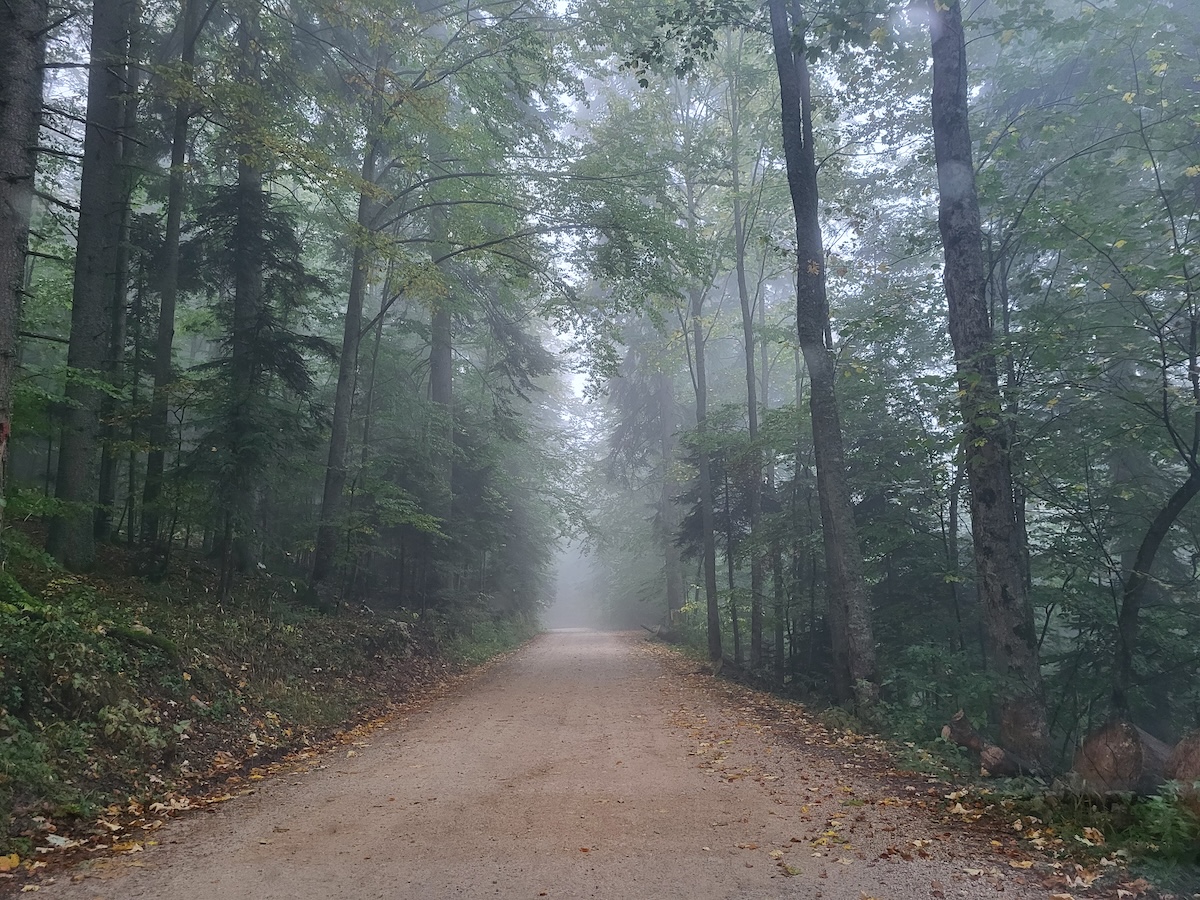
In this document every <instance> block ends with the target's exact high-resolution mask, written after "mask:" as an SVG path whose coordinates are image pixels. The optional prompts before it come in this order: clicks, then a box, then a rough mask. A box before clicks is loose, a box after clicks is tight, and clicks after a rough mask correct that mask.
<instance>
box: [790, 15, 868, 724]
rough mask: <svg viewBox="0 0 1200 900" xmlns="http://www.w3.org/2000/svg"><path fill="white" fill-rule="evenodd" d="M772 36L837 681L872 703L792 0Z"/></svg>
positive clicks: (804, 65) (840, 694) (808, 115)
mask: <svg viewBox="0 0 1200 900" xmlns="http://www.w3.org/2000/svg"><path fill="white" fill-rule="evenodd" d="M769 6H770V14H771V37H772V42H773V45H774V49H775V63H776V69H777V71H778V74H779V86H780V92H781V97H782V123H783V150H784V157H785V161H786V164H787V172H788V187H789V189H790V192H791V197H792V207H793V210H794V212H795V216H796V251H797V257H798V258H797V263H798V265H797V278H796V287H797V290H796V329H797V333H798V335H799V339H800V351H801V353H803V355H804V363H805V365H806V366H807V368H808V377H809V408H810V410H811V414H812V430H813V451H814V455H815V459H816V468H817V493H818V495H819V500H820V505H821V532H822V537H823V539H824V546H825V564H826V567H827V569H828V590H829V610H830V613H831V625H832V627H833V648H834V673H833V687H834V693H835V696H836V697H837V698H838V699H839V700H843V701H844V700H849V699H851V698H853V699H854V700H855V701H857V702H858V703H859V704H860V705H871V704H873V703H874V702H875V700H876V699H877V696H878V685H879V674H878V671H877V669H876V662H875V638H874V633H873V630H872V625H871V608H870V601H869V598H868V596H867V588H866V580H865V578H864V575H863V559H862V548H861V545H860V543H859V538H858V529H857V527H856V526H855V524H854V508H853V506H852V505H851V502H850V488H849V485H848V484H847V480H846V461H845V450H844V448H843V444H842V424H841V416H840V413H839V410H838V401H837V392H836V389H835V385H836V376H837V372H836V367H835V365H834V357H833V349H832V347H831V346H830V344H831V340H830V334H829V306H828V301H827V299H826V294H825V253H824V249H823V246H822V239H821V222H820V215H819V210H818V192H817V164H816V155H815V148H814V145H813V128H812V94H811V85H810V81H809V70H808V62H807V59H806V57H805V50H806V47H805V43H804V27H805V26H804V23H803V22H800V21H789V18H788V12H787V8H786V5H785V0H770V3H769Z"/></svg>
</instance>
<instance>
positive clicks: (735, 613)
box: [721, 462, 742, 668]
mask: <svg viewBox="0 0 1200 900" xmlns="http://www.w3.org/2000/svg"><path fill="white" fill-rule="evenodd" d="M721 468H722V475H723V476H724V478H723V480H724V482H725V483H724V485H723V490H722V492H721V494H722V499H723V500H724V504H725V580H726V584H727V585H728V587H729V630H730V632H731V633H732V635H733V664H734V665H735V666H737V667H738V668H741V665H742V622H741V613H740V611H739V610H738V602H737V577H736V576H737V567H736V566H735V565H734V559H735V558H736V556H737V538H736V537H735V536H734V533H733V510H731V509H730V508H729V506H730V503H729V501H730V494H732V493H733V485H732V484H731V483H730V478H729V465H728V462H727V463H726V465H724V466H722V467H721Z"/></svg>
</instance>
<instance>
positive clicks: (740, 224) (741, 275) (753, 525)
mask: <svg viewBox="0 0 1200 900" xmlns="http://www.w3.org/2000/svg"><path fill="white" fill-rule="evenodd" d="M729 107H730V109H729V152H730V167H729V171H730V179H731V181H730V184H731V187H732V188H733V252H734V269H735V273H736V277H737V289H738V302H739V305H740V306H741V311H742V353H743V356H744V358H745V363H746V418H747V426H748V429H749V437H750V466H749V471H748V473H747V478H748V480H749V484H748V485H747V487H748V493H749V498H748V499H749V517H750V543H751V551H750V668H751V669H752V670H754V671H756V672H757V671H758V670H759V669H761V668H762V662H763V652H762V637H763V562H764V558H763V554H762V552H761V551H760V550H759V549H758V548H757V543H756V540H757V538H758V536H759V527H760V522H761V520H762V451H761V450H760V449H759V446H758V390H757V384H756V383H755V382H756V375H755V371H754V308H753V301H752V299H751V297H750V284H749V280H748V279H747V277H746V230H747V229H746V212H745V209H744V206H743V203H742V195H741V193H742V173H741V146H740V139H741V107H740V105H739V102H738V91H737V86H736V84H734V85H731V87H730V90H729Z"/></svg>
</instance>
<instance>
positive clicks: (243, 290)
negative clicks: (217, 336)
mask: <svg viewBox="0 0 1200 900" xmlns="http://www.w3.org/2000/svg"><path fill="white" fill-rule="evenodd" d="M238 50H239V56H240V59H239V71H238V80H239V82H240V83H241V84H242V86H243V87H244V89H245V91H246V98H247V99H246V101H245V102H246V104H247V105H246V107H245V108H244V109H242V110H241V111H240V114H241V115H243V116H245V117H246V118H245V120H244V121H243V122H240V123H239V125H238V127H239V128H241V129H242V130H243V131H242V134H240V135H239V138H238V170H237V171H238V180H237V213H236V215H237V221H236V222H235V224H234V242H235V246H234V247H233V323H232V334H231V340H230V347H231V353H230V361H229V365H230V374H231V376H232V384H231V388H230V390H231V393H232V397H231V398H230V399H231V404H232V405H231V407H230V416H229V425H228V428H229V443H230V457H231V466H232V469H233V471H232V476H231V477H230V478H229V479H228V480H227V482H226V484H225V493H226V496H225V498H224V499H225V503H224V507H225V510H226V518H225V524H224V530H223V537H222V541H223V544H222V552H221V565H222V569H221V572H222V578H221V595H222V598H226V597H227V596H228V594H229V591H230V589H231V586H232V583H233V570H234V569H235V568H236V569H238V570H241V571H245V570H246V569H247V568H249V567H250V566H251V565H252V564H253V561H254V555H255V549H254V546H255V541H254V531H255V529H256V518H257V517H256V515H255V511H256V500H257V497H258V485H257V484H255V476H256V474H257V472H256V469H257V465H256V457H257V455H258V451H257V448H256V447H254V443H255V441H254V439H253V435H254V432H255V429H256V423H255V421H254V418H255V408H256V406H257V401H258V400H259V395H260V393H261V392H262V390H263V384H262V381H263V378H262V375H263V367H262V361H261V360H260V359H259V348H258V347H257V343H258V338H259V333H258V332H259V325H260V321H261V317H262V303H263V260H262V245H263V225H264V219H265V215H266V203H267V197H266V193H265V192H264V190H263V173H262V169H261V168H260V162H259V158H260V156H261V153H260V148H258V147H256V146H254V140H253V139H252V138H251V136H250V135H249V133H248V132H249V131H250V130H251V129H252V128H253V127H254V124H255V123H256V121H257V116H256V110H257V104H258V101H257V94H258V92H259V91H260V90H261V79H262V64H261V60H260V58H259V54H260V53H261V35H260V29H259V20H258V11H257V9H250V10H247V11H246V12H245V13H244V14H243V15H242V18H241V20H240V22H239V23H238Z"/></svg>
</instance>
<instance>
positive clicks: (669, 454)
mask: <svg viewBox="0 0 1200 900" xmlns="http://www.w3.org/2000/svg"><path fill="white" fill-rule="evenodd" d="M654 389H655V393H656V394H657V395H658V398H657V399H658V439H659V455H660V456H661V457H662V467H663V471H662V490H661V494H660V497H659V516H660V517H661V519H662V531H663V572H664V575H665V578H666V581H667V583H666V595H667V621H668V622H669V623H674V621H675V616H676V614H677V613H678V612H679V610H681V609H683V602H684V597H683V564H682V562H681V560H680V558H679V547H678V545H677V544H676V543H675V536H676V535H675V532H676V530H677V529H678V527H679V517H678V515H677V513H676V509H675V495H676V493H678V485H677V484H676V483H675V480H674V479H673V478H672V477H671V467H672V466H673V465H674V463H675V392H674V390H673V389H672V387H671V378H670V376H669V375H667V374H666V373H665V372H659V373H658V374H657V375H655V376H654Z"/></svg>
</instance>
